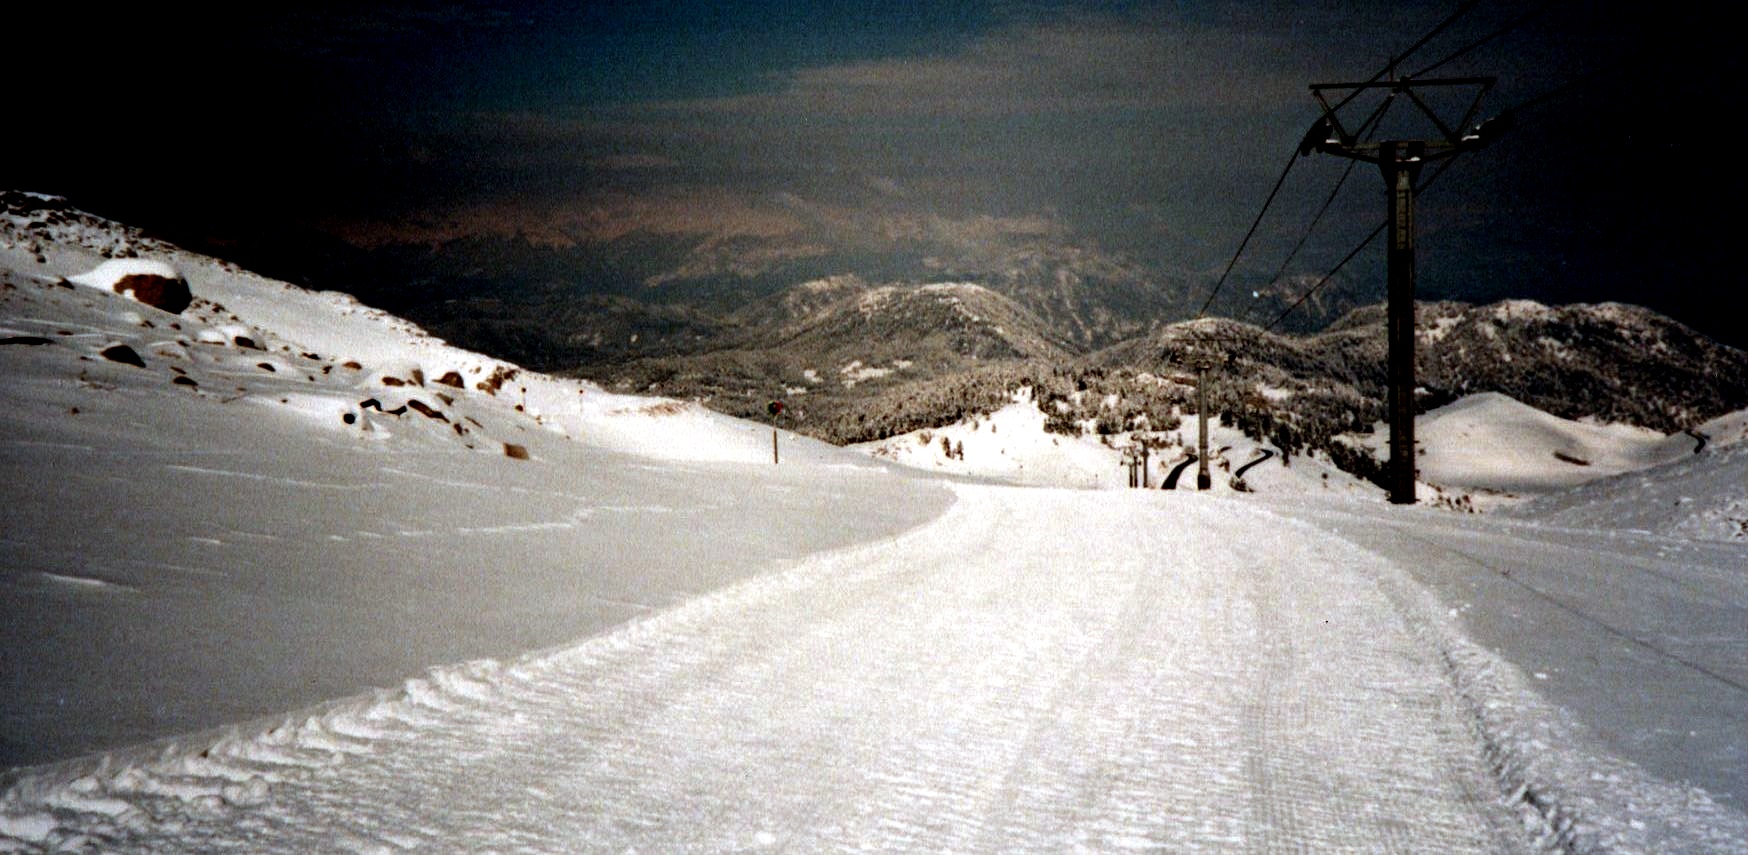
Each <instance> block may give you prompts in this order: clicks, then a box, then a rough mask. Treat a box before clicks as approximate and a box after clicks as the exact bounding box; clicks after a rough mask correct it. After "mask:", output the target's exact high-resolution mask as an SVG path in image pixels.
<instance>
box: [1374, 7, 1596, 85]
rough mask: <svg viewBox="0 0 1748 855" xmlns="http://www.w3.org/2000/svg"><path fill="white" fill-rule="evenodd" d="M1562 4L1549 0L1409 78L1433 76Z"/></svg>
mask: <svg viewBox="0 0 1748 855" xmlns="http://www.w3.org/2000/svg"><path fill="white" fill-rule="evenodd" d="M1561 2H1563V0H1548V2H1546V3H1543V4H1542V5H1540V6H1537V7H1536V8H1534V9H1531V10H1529V11H1528V12H1525V13H1523V14H1522V15H1519V16H1517V17H1516V18H1513V19H1511V20H1510V21H1508V22H1506V24H1505V25H1504V26H1502V27H1500V28H1499V29H1497V30H1494V31H1493V32H1491V33H1488V34H1487V35H1485V36H1482V37H1481V38H1479V39H1476V40H1475V41H1472V42H1470V43H1468V44H1467V45H1464V46H1463V47H1461V48H1458V49H1457V50H1456V51H1454V52H1452V53H1450V54H1448V55H1446V56H1445V58H1444V59H1441V60H1439V61H1438V62H1435V63H1433V64H1431V65H1429V66H1427V67H1425V68H1422V69H1420V70H1419V71H1416V72H1414V73H1413V74H1410V75H1408V77H1409V78H1410V79H1412V78H1415V77H1421V76H1424V75H1427V74H1431V73H1432V72H1434V71H1436V70H1438V69H1439V68H1442V67H1443V66H1445V65H1447V64H1449V63H1451V62H1455V61H1456V60H1458V59H1460V58H1462V57H1464V56H1467V55H1468V54H1469V53H1470V52H1472V51H1474V50H1476V49H1477V48H1480V47H1482V46H1484V45H1486V44H1487V43H1488V42H1491V41H1493V40H1494V39H1496V38H1499V37H1500V36H1503V35H1505V34H1506V33H1509V32H1511V31H1512V30H1515V29H1517V28H1518V27H1521V26H1523V25H1524V24H1525V23H1526V22H1528V21H1529V20H1530V19H1531V18H1534V17H1536V16H1538V15H1540V14H1542V13H1543V12H1546V11H1548V10H1549V9H1551V8H1553V7H1554V6H1556V5H1558V4H1559V3H1561Z"/></svg>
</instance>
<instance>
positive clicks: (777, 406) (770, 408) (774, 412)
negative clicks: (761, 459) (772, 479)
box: [765, 401, 783, 466]
mask: <svg viewBox="0 0 1748 855" xmlns="http://www.w3.org/2000/svg"><path fill="white" fill-rule="evenodd" d="M765 412H767V413H770V414H771V465H772V466H778V465H781V461H779V460H778V459H777V417H778V416H780V415H783V402H782V401H772V402H771V403H769V404H766V405H765Z"/></svg>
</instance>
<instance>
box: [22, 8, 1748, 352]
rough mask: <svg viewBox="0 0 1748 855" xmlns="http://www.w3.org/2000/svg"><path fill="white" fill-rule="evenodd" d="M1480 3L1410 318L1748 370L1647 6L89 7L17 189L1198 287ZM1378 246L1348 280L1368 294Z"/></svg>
mask: <svg viewBox="0 0 1748 855" xmlns="http://www.w3.org/2000/svg"><path fill="white" fill-rule="evenodd" d="M1465 5H1467V6H1469V7H1470V8H1468V9H1467V11H1466V12H1465V13H1464V14H1463V15H1461V16H1460V17H1458V18H1457V20H1456V21H1455V22H1454V23H1453V25H1452V26H1451V27H1450V29H1449V30H1448V31H1447V32H1445V33H1444V34H1442V35H1441V36H1440V37H1439V38H1437V39H1435V40H1434V41H1433V42H1431V43H1429V44H1428V45H1427V46H1426V47H1425V48H1423V49H1422V50H1421V51H1420V52H1419V53H1417V54H1415V55H1414V56H1412V57H1409V58H1408V59H1407V60H1405V61H1404V62H1403V63H1402V69H1403V70H1404V71H1407V72H1412V71H1414V70H1417V69H1419V68H1421V67H1423V66H1425V65H1427V64H1430V63H1432V62H1433V61H1436V60H1438V59H1440V58H1442V57H1444V56H1447V55H1449V54H1450V53H1451V52H1453V51H1455V50H1457V49H1458V48H1460V47H1463V46H1465V45H1468V44H1471V43H1473V42H1474V41H1476V40H1478V39H1480V38H1482V37H1484V36H1487V35H1488V34H1490V33H1493V32H1495V31H1496V30H1499V29H1500V28H1502V27H1505V26H1506V25H1508V24H1511V23H1513V22H1514V21H1518V19H1519V18H1520V17H1522V20H1521V22H1519V23H1517V25H1516V26H1515V27H1513V28H1512V29H1511V30H1510V31H1508V32H1506V33H1504V34H1503V35H1500V36H1498V37H1497V38H1495V39H1493V40H1492V41H1490V42H1488V43H1487V44H1486V45H1484V46H1482V47H1480V48H1478V49H1476V50H1474V51H1473V52H1472V53H1470V54H1468V55H1466V56H1463V57H1461V58H1460V59H1458V60H1455V61H1453V62H1451V63H1450V64H1448V65H1447V66H1445V67H1442V68H1440V69H1438V72H1437V73H1438V74H1439V75H1456V74H1493V75H1498V77H1499V85H1498V87H1497V89H1496V90H1495V91H1494V92H1493V93H1491V94H1490V95H1489V97H1488V100H1487V102H1486V107H1485V112H1487V113H1489V114H1490V113H1492V112H1497V111H1498V110H1500V109H1503V108H1507V107H1511V106H1514V105H1521V104H1525V103H1530V104H1531V105H1532V106H1531V107H1529V108H1528V109H1525V110H1524V111H1522V113H1521V114H1520V116H1519V118H1520V122H1519V127H1518V129H1517V130H1516V131H1514V133H1513V134H1512V135H1511V136H1510V137H1508V138H1507V139H1506V140H1504V141H1502V142H1501V143H1500V144H1499V145H1497V146H1495V147H1493V148H1491V149H1488V150H1486V151H1483V152H1479V153H1476V154H1473V155H1468V156H1465V157H1464V158H1463V159H1462V160H1461V161H1460V162H1459V163H1458V164H1456V165H1455V166H1453V168H1452V170H1451V172H1450V174H1449V175H1447V176H1443V177H1441V179H1440V181H1439V185H1438V186H1437V187H1435V188H1434V189H1433V190H1431V191H1429V192H1428V193H1427V194H1426V196H1425V198H1424V200H1423V211H1422V218H1421V224H1422V247H1423V249H1422V256H1423V264H1422V281H1423V285H1424V288H1423V293H1425V294H1426V295H1428V296H1455V297H1467V298H1472V299H1495V298H1498V297H1503V296H1520V295H1521V296H1532V297H1538V298H1543V299H1552V300H1561V301H1578V300H1583V301H1595V300H1604V299H1621V300H1630V301H1639V302H1646V303H1649V304H1651V305H1653V306H1655V307H1657V308H1660V309H1663V310H1665V311H1669V312H1671V313H1673V314H1675V315H1677V316H1678V317H1680V318H1682V319H1683V320H1687V321H1688V322H1690V323H1695V324H1697V325H1700V326H1701V327H1702V328H1705V329H1707V331H1709V332H1711V333H1712V334H1713V335H1715V336H1720V337H1723V338H1726V339H1731V340H1734V341H1736V342H1738V343H1740V342H1741V341H1742V336H1741V335H1740V334H1738V333H1728V334H1725V333H1723V332H1722V331H1721V327H1722V325H1721V324H1720V323H1719V321H1718V320H1717V313H1716V311H1715V309H1714V308H1713V307H1714V305H1715V299H1716V298H1715V296H1714V294H1715V291H1716V290H1717V281H1718V280H1720V279H1727V278H1729V277H1730V276H1732V275H1733V266H1734V264H1735V262H1734V259H1733V256H1732V255H1730V254H1729V253H1728V252H1727V249H1728V248H1729V247H1730V246H1732V245H1733V243H1734V235H1733V231H1734V229H1733V226H1731V225H1729V224H1727V223H1722V224H1721V223H1719V222H1718V221H1717V218H1716V217H1713V218H1710V219H1709V220H1705V221H1699V220H1701V219H1702V218H1697V217H1690V216H1689V214H1690V212H1691V211H1693V210H1694V209H1695V207H1696V206H1700V205H1704V204H1708V203H1714V202H1715V201H1716V200H1718V199H1720V198H1721V199H1726V200H1730V201H1733V199H1734V197H1735V191H1736V189H1737V188H1738V187H1739V186H1740V184H1741V180H1740V179H1739V178H1737V177H1735V176H1734V175H1733V174H1729V173H1727V172H1726V171H1723V170H1719V171H1717V172H1716V173H1711V174H1705V175H1703V176H1701V175H1698V174H1696V173H1695V172H1694V171H1693V170H1694V169H1695V164H1697V163H1700V162H1703V161H1706V160H1710V158H1705V157H1703V156H1702V153H1704V154H1712V151H1711V148H1712V147H1713V146H1714V145H1715V143H1714V142H1713V141H1712V140H1711V139H1709V137H1711V136H1712V135H1715V134H1716V133H1719V132H1721V124H1722V122H1721V119H1717V118H1714V117H1718V116H1721V115H1723V113H1724V111H1727V110H1728V108H1729V107H1730V106H1731V105H1730V103H1728V102H1729V101H1731V100H1736V101H1739V100H1740V99H1739V98H1737V99H1729V98H1724V99H1722V100H1720V99H1719V97H1718V95H1717V94H1716V92H1717V91H1722V90H1724V89H1727V88H1728V84H1726V83H1723V81H1730V80H1733V79H1734V76H1735V75H1736V73H1737V66H1738V64H1739V62H1738V60H1736V59H1735V58H1734V57H1735V56H1736V54H1737V53H1738V50H1737V49H1736V48H1735V47H1734V46H1733V45H1728V44H1726V42H1725V34H1724V33H1722V32H1721V29H1722V28H1721V27H1719V26H1718V24H1719V23H1720V22H1707V21H1705V20H1704V19H1703V14H1702V13H1694V15H1693V16H1692V17H1691V18H1690V19H1685V20H1682V19H1672V18H1670V17H1669V13H1668V12H1666V11H1664V10H1661V9H1653V8H1650V7H1648V6H1647V5H1646V4H1638V3H1636V4H1625V3H1620V4H1616V3H1587V2H1577V0H1571V2H1547V3H1537V2H1530V3H1511V2H1497V1H1496V0H1489V2H1475V3H1472V4H1464V3H1460V2H1405V3H1388V4H1386V3H1335V2H1321V3H1250V2H1162V3H1140V2H1137V3H1025V2H1018V3H1009V2H988V3H962V4H919V3H881V2H872V1H871V0H863V2H826V3H807V4H796V3H787V2H716V3H685V2H658V3H613V2H607V3H445V2H398V3H331V4H307V3H296V4H271V3H270V4H267V5H263V6H255V7H252V8H251V10H249V11H244V12H227V13H223V14H219V15H214V14H212V13H207V12H201V13H198V14H197V13H195V12H192V11H188V12H168V13H166V12H160V11H134V12H126V13H119V14H116V15H108V16H96V15H91V14H87V13H85V12H77V13H75V12H74V11H71V10H70V11H68V12H67V13H65V15H66V17H64V18H63V19H61V20H59V21H50V22H49V23H47V24H45V25H44V26H43V27H42V28H41V29H40V31H39V32H38V33H37V34H36V35H37V36H39V37H38V38H34V39H31V40H29V44H28V45H27V46H26V47H25V48H24V56H23V61H22V62H20V63H19V64H18V67H19V68H20V69H22V71H21V73H20V74H19V75H18V80H19V83H20V85H22V86H24V87H25V91H26V93H27V98H26V99H25V102H26V104H27V105H28V106H27V108H26V111H25V113H26V116H25V120H26V122H27V125H26V127H27V128H28V129H26V130H16V129H15V130H13V131H12V132H11V136H12V137H13V140H11V141H10V142H9V146H8V148H9V149H12V148H13V146H17V147H18V148H17V149H16V151H17V154H16V155H15V156H10V157H8V158H7V160H8V163H7V164H6V166H5V169H6V175H5V181H4V183H6V184H10V185H17V186H22V187H26V188H29V189H37V190H43V191H47V192H57V193H62V194H65V195H69V196H72V197H73V198H74V200H75V201H78V202H82V203H84V204H86V205H87V207H92V208H96V209H99V210H102V209H103V208H104V207H106V206H108V207H110V208H112V209H115V210H118V211H121V212H132V211H138V210H140V209H141V208H142V207H145V208H149V209H151V210H152V211H155V212H159V213H163V212H173V211H187V212H191V213H189V214H187V215H188V216H198V215H202V214H203V213H204V215H206V216H212V215H213V214H212V212H215V211H220V212H223V213H222V214H221V215H218V216H220V217H222V218H224V219H230V220H249V219H258V220H261V221H263V222H265V221H292V222H298V223H304V224H313V225H317V226H319V227H321V228H323V229H325V230H327V231H329V232H331V233H334V234H337V235H340V236H343V237H345V238H347V239H349V240H352V241H355V242H359V243H366V244H373V245H374V244H380V243H382V242H385V241H396V240H413V241H425V240H434V239H442V238H448V237H457V236H464V235H472V234H514V233H521V234H524V235H527V236H529V237H531V238H533V239H534V240H536V241H538V242H546V243H549V244H552V245H555V246H567V247H571V246H580V247H584V248H587V247H591V246H607V245H611V244H612V243H613V242H614V241H618V240H623V239H625V238H626V237H628V236H644V237H647V236H652V235H653V236H657V237H661V236H667V237H673V238H676V239H680V240H682V241H683V242H685V243H687V245H689V246H691V247H692V250H691V252H690V254H689V255H687V256H686V257H685V258H683V259H681V260H680V261H679V263H678V264H677V265H676V266H675V269H674V270H672V271H669V273H668V274H665V275H667V276H669V278H684V277H686V276H693V275H731V276H732V275H738V274H742V273H757V272H759V271H768V270H772V269H781V265H782V264H784V263H787V262H791V261H794V260H796V259H805V258H815V259H818V258H830V257H836V255H838V254H841V255H843V256H844V257H868V256H870V255H878V254H880V253H892V252H900V253H909V254H912V255H916V256H920V257H925V258H928V259H933V260H935V261H936V262H938V263H939V264H940V265H941V267H942V269H950V270H955V271H971V272H977V271H979V270H981V269H985V268H987V269H988V270H992V271H993V270H997V269H1000V268H1002V267H1003V266H1004V265H1006V266H1011V265H1013V264H1016V263H1020V262H1021V261H1023V260H1025V259H1027V258H1036V257H1037V256H1039V255H1040V254H1042V255H1043V256H1045V257H1047V258H1048V259H1052V261H1051V263H1055V264H1060V265H1064V266H1065V267H1066V268H1068V269H1070V271H1071V272H1081V273H1088V272H1096V271H1097V270H1099V269H1112V268H1111V265H1115V266H1118V267H1123V268H1124V269H1139V270H1141V271H1143V272H1145V273H1146V274H1147V275H1150V276H1157V277H1158V278H1159V281H1160V282H1161V287H1172V288H1183V289H1195V288H1203V287H1207V286H1208V285H1210V284H1211V283H1212V281H1213V278H1214V277H1215V276H1217V275H1218V272H1219V270H1220V269H1221V268H1222V267H1223V266H1224V264H1225V262H1226V260H1227V258H1229V257H1230V255H1231V253H1232V251H1233V250H1234V249H1235V248H1236V247H1237V243H1238V240H1239V238H1240V237H1241V236H1242V235H1243V233H1244V229H1245V228H1246V227H1247V226H1248V225H1249V223H1250V219H1251V218H1252V217H1253V216H1254V214H1255V212H1256V210H1257V207H1258V205H1260V203H1261V201H1262V199H1263V197H1264V196H1265V195H1266V194H1267V192H1268V189H1269V186H1270V185H1271V184H1272V182H1273V181H1274V179H1275V177H1276V176H1277V175H1278V174H1279V172H1280V170H1281V168H1282V165H1283V163H1284V160H1285V159H1286V157H1287V156H1288V154H1289V152H1290V151H1291V150H1292V149H1293V147H1294V146H1295V145H1296V143H1297V142H1298V140H1299V138H1300V137H1301V136H1302V135H1303V133H1304V130H1305V128H1306V127H1307V126H1308V125H1309V124H1310V123H1311V121H1313V120H1314V119H1315V118H1316V117H1317V115H1318V113H1317V109H1316V107H1315V105H1314V102H1313V101H1312V100H1311V98H1310V96H1309V94H1308V93H1307V91H1306V85H1307V84H1309V83H1311V82H1314V81H1319V80H1332V79H1333V80H1341V79H1362V78H1365V77H1367V76H1370V75H1371V74H1372V73H1373V72H1375V71H1377V70H1379V68H1380V67H1382V65H1383V64H1384V63H1385V62H1386V61H1387V60H1389V59H1390V58H1391V56H1392V55H1393V54H1394V53H1395V52H1398V51H1401V50H1403V49H1404V48H1406V47H1407V46H1409V45H1410V44H1412V43H1413V42H1414V41H1415V40H1416V39H1417V38H1419V37H1420V36H1421V35H1422V34H1424V33H1425V32H1426V31H1427V30H1428V29H1430V28H1431V27H1432V26H1433V25H1434V24H1436V23H1438V22H1439V21H1440V20H1442V19H1444V18H1445V17H1446V16H1447V15H1450V14H1451V13H1452V12H1453V11H1455V10H1457V9H1458V8H1459V7H1461V6H1465ZM1574 81H1577V82H1576V83H1574ZM1562 87H1564V88H1562ZM1550 93H1552V94H1550ZM1402 132H1403V133H1413V131H1412V130H1411V129H1405V130H1403V131H1402ZM1345 165H1346V164H1345V163H1342V162H1339V161H1337V160H1335V159H1334V158H1330V157H1321V156H1314V157H1312V158H1309V159H1307V160H1305V161H1302V162H1300V163H1299V164H1297V165H1296V166H1295V167H1294V173H1293V174H1292V176H1290V180H1289V182H1288V183H1287V185H1286V186H1285V188H1284V190H1283V194H1282V196H1281V198H1280V200H1279V201H1278V202H1277V205H1276V209H1275V210H1273V211H1272V212H1271V216H1270V217H1269V218H1268V219H1266V220H1265V221H1264V223H1263V227H1262V229H1261V230H1260V231H1259V234H1258V238H1257V240H1256V241H1255V243H1254V244H1253V248H1252V249H1251V250H1250V251H1248V252H1247V253H1246V255H1245V257H1244V258H1243V259H1241V261H1240V265H1239V274H1240V278H1241V279H1243V281H1245V282H1246V283H1249V284H1258V283H1259V282H1264V281H1266V280H1268V279H1269V278H1270V277H1271V276H1272V274H1273V273H1274V272H1275V271H1276V269H1277V268H1278V267H1279V265H1280V264H1281V262H1282V261H1283V259H1284V258H1285V257H1286V252H1287V250H1288V248H1289V247H1290V246H1291V245H1292V244H1293V243H1294V242H1295V241H1296V240H1297V239H1298V238H1299V237H1300V235H1301V234H1302V232H1303V229H1304V227H1305V224H1306V222H1307V221H1308V220H1309V218H1310V215H1311V212H1312V210H1313V209H1314V208H1315V207H1316V205H1317V204H1318V203H1319V202H1321V200H1322V199H1323V197H1324V196H1325V194H1327V193H1328V192H1329V189H1330V188H1331V187H1332V186H1333V185H1334V182H1335V179H1336V177H1337V176H1338V175H1339V174H1340V172H1341V170H1342V169H1343V168H1344V167H1345ZM1381 194H1382V189H1381V182H1380V181H1379V180H1378V178H1377V176H1376V175H1375V174H1374V173H1371V172H1368V171H1365V170H1363V169H1362V170H1361V171H1359V172H1357V173H1356V174H1355V176H1353V178H1351V179H1350V180H1349V182H1348V184H1347V186H1346V188H1345V189H1344V191H1343V193H1342V195H1341V196H1340V197H1339V198H1338V200H1337V203H1336V205H1335V206H1334V208H1333V209H1332V211H1331V215H1330V217H1329V218H1328V219H1327V221H1326V222H1325V223H1324V224H1323V225H1322V226H1320V228H1319V231H1318V232H1317V233H1315V234H1314V235H1313V236H1312V239H1311V240H1310V241H1309V242H1308V243H1307V247H1306V249H1305V251H1304V252H1303V253H1302V254H1301V256H1300V257H1299V258H1298V259H1297V260H1296V261H1295V263H1294V264H1293V265H1292V266H1291V267H1290V268H1289V271H1288V272H1289V273H1290V274H1294V275H1297V276H1299V277H1314V276H1316V275H1318V274H1320V273H1322V272H1324V271H1326V270H1327V269H1328V267H1329V266H1330V265H1332V264H1333V263H1334V261H1335V260H1336V259H1338V258H1340V256H1341V255H1343V254H1345V253H1346V252H1347V250H1348V249H1350V248H1351V247H1352V245H1353V243H1354V242H1355V241H1356V240H1357V239H1358V237H1360V236H1363V235H1364V234H1365V233H1366V232H1367V231H1368V230H1369V229H1370V227H1371V226H1372V225H1373V224H1374V223H1375V222H1376V221H1377V219H1378V218H1379V217H1380V216H1381V213H1382V211H1381V207H1382V203H1381ZM1724 204H1729V202H1725V203H1724ZM1726 209H1727V208H1726ZM1728 219H1733V218H1728ZM1371 255H1381V252H1380V253H1373V254H1368V255H1367V256H1366V257H1364V258H1363V259H1362V260H1361V261H1360V262H1358V263H1356V264H1355V265H1354V268H1353V271H1352V273H1353V277H1354V279H1355V283H1356V284H1355V287H1362V288H1363V287H1366V283H1367V282H1368V281H1369V280H1370V278H1376V277H1375V275H1374V274H1375V272H1376V268H1377V266H1378V264H1377V263H1376V262H1375V260H1373V259H1371V258H1370V256H1371ZM1101 265H1104V267H1101ZM653 281H658V282H659V281H665V280H661V277H655V278H654V280H653Z"/></svg>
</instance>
